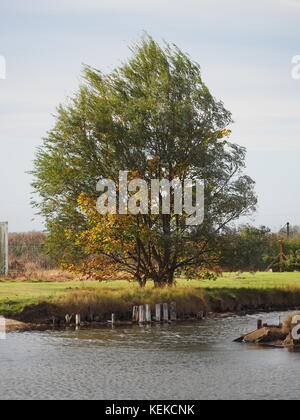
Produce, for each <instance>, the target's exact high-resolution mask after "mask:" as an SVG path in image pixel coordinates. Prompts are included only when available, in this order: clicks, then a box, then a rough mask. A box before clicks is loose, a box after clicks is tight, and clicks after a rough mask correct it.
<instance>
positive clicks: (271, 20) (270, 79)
mask: <svg viewBox="0 0 300 420" xmlns="http://www.w3.org/2000/svg"><path fill="white" fill-rule="evenodd" d="M299 22H300V1H299V0H253V1H252V2H241V1H240V0H239V1H237V0H185V1H184V2H183V1H182V0H168V1H167V0H152V1H148V0H146V1H141V0H139V1H137V0H110V1H102V0H43V1H41V0H1V3H0V55H3V56H5V57H6V61H7V79H6V80H0V111H1V112H0V150H1V152H0V153H1V166H0V189H1V202H0V220H8V221H9V223H10V230H11V231H26V230H31V229H35V230H38V229H41V228H42V221H41V220H40V219H39V218H34V220H33V217H34V211H33V210H32V208H31V207H30V203H29V201H30V191H31V188H30V176H29V175H26V174H25V171H27V170H30V169H31V167H32V159H33V155H34V151H35V148H36V146H38V145H39V144H40V143H41V138H42V136H43V135H45V133H46V132H47V130H48V129H49V128H50V127H51V125H52V124H53V118H52V116H51V114H53V113H54V112H55V108H56V106H57V105H58V104H59V103H60V102H64V100H65V98H66V97H67V96H68V95H71V94H72V92H74V91H75V90H76V88H77V86H78V83H79V80H80V72H81V65H82V63H86V64H90V65H92V66H94V67H98V68H101V69H102V70H104V71H109V70H111V69H112V68H113V67H114V66H116V65H118V64H119V63H120V62H121V61H122V60H124V59H125V58H126V57H128V55H129V54H130V52H129V50H128V45H129V44H131V43H132V42H135V41H137V40H138V39H139V37H140V36H141V35H142V33H143V31H147V32H148V33H149V34H151V35H152V36H153V37H154V38H155V39H156V40H158V41H160V40H162V39H165V40H167V41H169V42H174V43H176V44H177V45H178V46H179V47H180V48H181V49H183V50H184V51H186V52H188V53H189V54H190V56H191V57H192V58H193V59H194V60H195V61H197V62H199V63H200V65H201V67H202V74H203V78H204V81H205V82H206V83H207V85H208V87H209V88H210V90H211V91H212V92H213V94H214V95H215V96H216V97H217V98H218V99H221V100H223V102H224V103H225V105H226V107H227V108H228V109H229V110H231V111H232V113H233V118H234V120H235V124H234V125H233V127H232V129H233V136H232V140H233V141H235V142H237V143H239V144H241V145H244V146H246V147H247V148H248V151H249V152H248V158H247V163H248V173H249V174H250V175H251V176H252V177H253V178H254V179H255V180H256V182H257V187H256V190H257V193H258V195H259V210H258V212H257V214H256V215H254V217H253V218H252V220H250V221H253V223H255V224H257V225H258V224H266V225H269V226H271V227H272V228H274V229H276V228H279V227H280V226H282V225H283V224H284V223H285V222H286V221H290V222H291V223H293V224H300V193H298V180H299V172H300V169H299V168H300V165H299V162H300V142H299V137H300V80H298V81H296V80H293V79H292V77H291V68H292V66H291V60H292V57H293V56H294V55H299V54H300V25H299Z"/></svg>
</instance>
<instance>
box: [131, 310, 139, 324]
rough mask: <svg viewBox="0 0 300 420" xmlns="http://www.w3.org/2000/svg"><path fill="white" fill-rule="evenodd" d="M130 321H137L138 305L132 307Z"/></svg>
mask: <svg viewBox="0 0 300 420" xmlns="http://www.w3.org/2000/svg"><path fill="white" fill-rule="evenodd" d="M132 322H139V307H138V306H134V307H133V308H132Z"/></svg>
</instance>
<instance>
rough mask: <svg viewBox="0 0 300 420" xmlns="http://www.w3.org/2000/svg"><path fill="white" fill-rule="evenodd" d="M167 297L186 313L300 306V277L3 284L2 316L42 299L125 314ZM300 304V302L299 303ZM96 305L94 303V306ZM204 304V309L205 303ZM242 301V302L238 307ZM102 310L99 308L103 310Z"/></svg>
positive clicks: (244, 275)
mask: <svg viewBox="0 0 300 420" xmlns="http://www.w3.org/2000/svg"><path fill="white" fill-rule="evenodd" d="M160 299H161V300H163V299H165V300H168V301H170V300H174V301H177V303H178V305H179V307H180V306H181V307H182V311H188V310H189V308H191V310H194V311H196V310H201V308H202V309H203V308H206V309H207V308H208V307H209V306H211V309H218V307H216V305H217V304H218V305H219V306H220V308H219V309H218V310H221V311H222V310H224V311H225V310H235V308H236V307H237V305H238V303H241V304H242V305H243V307H244V306H246V307H247V302H248V301H249V306H250V307H251V305H252V306H253V305H259V304H260V303H264V304H265V302H267V303H268V302H269V301H270V305H272V304H278V305H280V304H281V302H282V301H283V300H284V302H282V303H284V304H291V305H294V304H295V305H298V304H299V305H300V273H255V274H251V273H226V274H224V276H223V277H220V278H218V279H217V280H216V281H212V280H191V281H188V280H184V279H178V280H177V282H176V286H174V287H173V288H166V289H162V290H161V289H153V285H152V284H151V283H149V284H148V285H147V287H146V288H145V289H140V288H139V287H138V286H137V285H136V284H135V283H129V282H127V281H123V280H116V281H110V282H102V283H99V282H92V281H88V282H80V281H69V282H38V281H26V282H18V281H0V313H2V314H6V315H9V314H13V313H15V312H17V311H19V310H20V309H22V308H23V307H24V306H26V305H31V304H37V303H39V302H42V301H46V302H55V303H58V304H59V305H62V306H65V307H70V306H72V308H74V307H76V305H77V306H80V307H81V310H84V308H83V307H86V306H87V305H91V304H93V305H94V306H96V307H97V308H100V307H101V308H102V309H101V311H104V308H105V311H106V312H108V311H110V310H112V311H113V310H116V311H118V310H119V311H120V312H124V311H127V310H129V309H128V308H130V307H131V305H133V304H136V303H145V302H149V303H155V302H159V301H160ZM298 301H299V302H298ZM91 302H92V303H91ZM199 302H200V303H201V305H200V303H199ZM237 302H238V303H237ZM98 310H100V309H98Z"/></svg>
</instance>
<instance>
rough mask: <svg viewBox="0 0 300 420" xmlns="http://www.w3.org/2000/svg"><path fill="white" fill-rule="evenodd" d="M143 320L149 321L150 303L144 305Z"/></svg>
mask: <svg viewBox="0 0 300 420" xmlns="http://www.w3.org/2000/svg"><path fill="white" fill-rule="evenodd" d="M145 320H146V322H151V305H150V304H149V303H147V304H146V305H145Z"/></svg>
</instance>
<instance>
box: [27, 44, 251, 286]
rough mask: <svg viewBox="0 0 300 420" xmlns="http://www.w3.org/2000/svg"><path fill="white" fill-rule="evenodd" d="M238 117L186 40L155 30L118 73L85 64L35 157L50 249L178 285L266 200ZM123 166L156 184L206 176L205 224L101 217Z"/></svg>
mask: <svg viewBox="0 0 300 420" xmlns="http://www.w3.org/2000/svg"><path fill="white" fill-rule="evenodd" d="M231 123H232V120H231V114H230V112H228V111H227V110H226V109H225V108H224V106H223V104H222V102H219V101H216V100H215V99H214V97H213V96H212V95H211V93H210V92H209V90H208V88H207V87H206V85H205V84H204V82H203V81H202V77H201V72H200V67H199V65H198V64H196V63H194V62H192V61H191V60H190V58H189V57H188V56H187V55H186V54H184V53H183V52H182V51H180V50H179V49H178V48H177V47H176V46H170V45H164V46H163V47H161V46H160V45H159V44H158V43H156V42H155V41H154V40H153V39H151V38H150V37H146V38H145V39H143V40H142V41H141V42H140V43H139V44H138V45H136V46H134V47H133V48H132V56H131V58H130V59H129V60H128V61H127V62H126V63H124V64H123V65H121V66H120V67H118V68H116V69H115V70H114V71H112V72H111V73H109V74H104V73H102V72H101V71H99V70H95V69H93V68H90V67H85V69H84V81H83V83H82V85H81V86H80V89H79V91H78V93H77V94H76V95H75V96H74V97H73V98H72V99H71V100H70V101H69V103H68V104H67V105H65V106H60V107H59V108H58V113H57V118H56V124H55V126H54V127H53V129H52V130H51V131H50V132H49V134H48V136H47V137H46V138H45V139H44V141H43V144H42V146H41V147H40V148H39V150H38V152H37V155H36V159H35V162H34V170H33V175H34V177H35V180H34V183H33V187H34V189H35V191H36V192H37V193H38V194H39V198H38V199H36V200H35V205H36V206H37V207H38V209H39V211H40V213H41V214H42V215H43V216H44V217H45V220H46V226H47V230H48V232H49V237H48V246H49V250H50V252H51V253H52V254H53V255H54V256H56V258H57V260H59V261H64V262H75V263H76V264H77V265H78V263H80V264H81V267H82V269H83V270H84V269H88V270H91V272H92V273H93V274H96V273H98V274H99V273H101V270H102V271H106V269H105V267H106V268H107V267H108V266H109V267H110V269H115V270H123V271H126V272H128V273H129V274H130V275H132V276H134V277H135V278H136V279H137V280H138V281H139V283H140V284H141V285H144V284H145V282H146V281H147V280H148V279H152V280H154V282H155V284H156V285H158V286H160V285H164V284H172V283H173V280H174V274H175V273H176V271H179V270H180V271H183V270H194V269H195V268H197V267H202V266H203V265H205V264H208V263H209V261H210V256H211V255H212V253H213V251H214V247H215V239H216V235H217V234H218V232H220V230H222V229H223V228H224V226H226V225H227V224H228V223H229V222H231V221H233V220H235V219H237V218H238V217H240V216H241V215H245V214H248V213H249V212H251V211H253V210H254V209H255V205H256V197H255V194H254V192H253V187H254V182H253V180H252V179H251V178H250V177H248V176H246V175H244V174H243V173H242V171H243V169H244V160H245V149H244V148H243V147H240V146H238V145H236V144H232V143H231V142H230V141H229V135H230V131H229V130H228V127H229V125H230V124H231ZM119 170H128V171H129V174H130V176H132V177H140V178H142V179H145V180H147V181H150V179H153V178H159V179H161V178H166V179H168V180H172V179H174V178H176V177H177V178H179V179H180V180H183V179H186V178H191V179H195V178H198V179H203V180H204V181H205V219H204V222H203V224H201V225H200V226H194V227H190V226H187V225H186V223H185V217H184V216H182V217H181V216H178V215H175V214H174V212H171V214H170V215H164V214H160V215H136V216H123V219H122V222H120V219H118V218H115V219H114V221H113V222H112V221H110V222H108V217H107V216H100V215H99V214H98V215H96V214H95V212H93V211H92V210H91V208H92V207H93V205H94V204H93V203H94V202H95V200H96V198H97V193H96V183H97V181H98V180H99V179H101V178H109V179H112V180H115V181H117V179H118V176H119ZM87 203H90V208H88V205H87ZM126 217H127V219H126ZM124 218H125V219H126V221H125V222H124ZM109 237H110V238H111V242H109V240H107V239H108V238H109ZM84 267H85V268H84ZM87 267H89V268H87Z"/></svg>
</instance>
